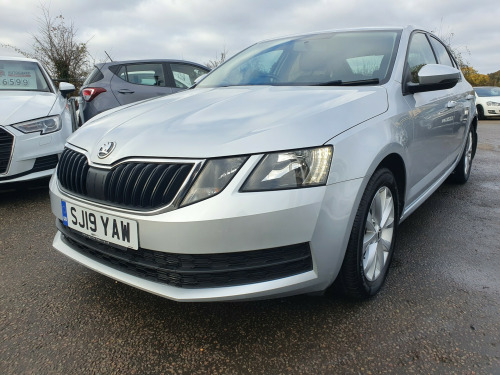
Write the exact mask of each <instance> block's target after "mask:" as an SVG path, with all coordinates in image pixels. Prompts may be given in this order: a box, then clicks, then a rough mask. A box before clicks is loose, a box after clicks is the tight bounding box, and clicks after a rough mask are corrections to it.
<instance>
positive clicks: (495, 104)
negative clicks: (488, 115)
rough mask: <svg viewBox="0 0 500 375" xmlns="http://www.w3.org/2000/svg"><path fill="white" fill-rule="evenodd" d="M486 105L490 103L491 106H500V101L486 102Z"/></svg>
mask: <svg viewBox="0 0 500 375" xmlns="http://www.w3.org/2000/svg"><path fill="white" fill-rule="evenodd" d="M486 105H489V106H500V103H497V102H486Z"/></svg>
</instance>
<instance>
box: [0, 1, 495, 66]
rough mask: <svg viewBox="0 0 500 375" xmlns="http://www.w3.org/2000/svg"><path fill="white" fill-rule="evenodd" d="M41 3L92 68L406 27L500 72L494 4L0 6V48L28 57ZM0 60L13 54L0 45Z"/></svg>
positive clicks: (213, 54)
mask: <svg viewBox="0 0 500 375" xmlns="http://www.w3.org/2000/svg"><path fill="white" fill-rule="evenodd" d="M41 4H44V5H45V6H47V7H49V9H50V13H51V15H52V16H56V15H59V14H62V15H63V16H64V17H65V20H66V21H67V22H71V21H73V22H74V24H75V26H76V27H77V29H78V38H79V39H80V40H81V41H82V42H85V41H88V47H89V50H90V53H91V55H92V57H93V58H94V59H95V60H96V62H100V61H103V60H104V59H105V57H106V56H105V53H104V51H107V52H108V53H109V54H110V55H111V57H112V58H113V59H114V60H127V59H143V58H175V59H185V60H191V61H196V62H200V63H206V62H207V61H208V60H212V59H215V58H216V55H217V54H218V53H220V52H221V51H222V50H223V49H224V48H225V49H226V50H227V52H228V55H233V54H235V53H236V52H238V51H240V50H241V49H243V48H245V47H247V46H248V45H250V44H252V43H254V42H257V41H259V40H262V39H266V38H270V37H275V36H282V35H288V34H296V33H301V32H307V31H316V30H325V29H334V28H344V27H362V26H404V25H408V24H411V25H415V26H418V27H420V28H423V29H426V30H431V31H435V32H436V33H437V34H438V35H444V36H448V37H449V36H450V35H453V38H452V45H453V46H454V48H456V49H457V50H459V51H460V52H461V53H462V55H463V56H464V57H465V58H466V59H467V60H468V61H469V62H470V63H471V65H472V66H473V67H474V68H475V69H477V70H478V71H479V72H480V73H483V74H486V73H492V72H496V71H498V70H500V43H499V41H500V22H499V21H500V6H499V5H500V3H499V0H475V1H473V2H471V1H470V0H415V1H414V0H378V1H377V0H375V1H374V0H347V1H345V0H344V1H341V0H84V1H82V0H78V1H75V0H51V1H41V0H0V44H10V45H14V46H16V47H18V48H21V49H24V50H29V49H30V47H31V45H32V34H36V33H37V29H38V26H39V24H38V23H37V18H38V17H39V16H40V13H41V11H40V5H41ZM469 52H470V54H469ZM0 55H11V56H12V55H15V52H13V51H12V50H9V49H6V48H2V47H1V46H0Z"/></svg>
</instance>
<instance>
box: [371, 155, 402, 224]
mask: <svg viewBox="0 0 500 375" xmlns="http://www.w3.org/2000/svg"><path fill="white" fill-rule="evenodd" d="M381 168H387V169H389V170H390V171H391V172H392V174H393V175H394V178H395V179H396V185H397V187H398V196H399V201H398V205H399V207H398V209H399V215H400V216H401V214H402V212H403V209H404V203H405V196H406V166H405V163H404V161H403V158H402V157H401V155H399V154H397V153H391V154H389V155H387V156H386V157H385V158H384V159H383V160H382V161H381V162H380V163H379V164H378V165H377V167H376V168H375V170H374V171H373V173H375V171H377V170H379V169H381ZM373 173H372V174H373Z"/></svg>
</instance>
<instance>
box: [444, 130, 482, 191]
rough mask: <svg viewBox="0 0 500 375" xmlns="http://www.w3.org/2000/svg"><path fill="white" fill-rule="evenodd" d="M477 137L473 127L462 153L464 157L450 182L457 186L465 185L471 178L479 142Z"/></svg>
mask: <svg viewBox="0 0 500 375" xmlns="http://www.w3.org/2000/svg"><path fill="white" fill-rule="evenodd" d="M476 137H477V135H476V132H475V131H474V127H473V126H471V127H470V129H469V134H468V135H467V142H465V147H464V149H463V151H462V156H461V157H460V161H459V162H458V164H457V166H456V167H455V169H454V171H453V173H452V174H451V175H450V180H451V181H452V182H455V183H457V184H465V183H466V182H467V181H468V180H469V177H470V171H471V169H472V160H473V159H474V153H475V145H476V142H477V140H476V139H477V138H476Z"/></svg>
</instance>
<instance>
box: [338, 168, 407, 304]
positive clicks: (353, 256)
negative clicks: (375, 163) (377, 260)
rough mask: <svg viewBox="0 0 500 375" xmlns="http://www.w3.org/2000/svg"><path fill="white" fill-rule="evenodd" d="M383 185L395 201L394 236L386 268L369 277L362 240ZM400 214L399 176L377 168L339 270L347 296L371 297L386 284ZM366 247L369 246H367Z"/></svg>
mask: <svg viewBox="0 0 500 375" xmlns="http://www.w3.org/2000/svg"><path fill="white" fill-rule="evenodd" d="M384 188H388V189H389V190H390V193H391V194H392V201H393V205H394V215H393V217H394V221H393V230H392V239H391V243H390V247H389V249H388V254H387V258H386V260H385V264H384V266H383V268H382V269H381V270H380V273H379V275H378V276H377V277H376V278H373V279H372V280H370V277H368V275H367V274H365V270H364V265H363V263H364V260H365V259H364V257H365V256H366V254H367V253H368V251H366V250H365V249H364V248H363V240H364V238H365V234H368V230H367V219H368V214H369V213H370V215H372V212H371V211H370V208H371V206H372V202H374V198H375V195H376V194H379V192H380V191H382V190H383V191H387V190H385V189H384ZM399 215H400V207H399V193H398V188H397V184H396V179H395V178H394V175H393V174H392V172H391V171H390V170H389V169H387V168H381V169H378V170H377V171H376V172H375V173H374V174H373V176H372V177H371V178H370V181H368V184H367V186H366V189H365V192H364V193H363V197H362V198H361V202H360V203H359V207H358V211H357V213H356V217H355V219H354V223H353V226H352V230H351V236H350V238H349V243H348V245H347V250H346V254H345V257H344V261H343V263H342V268H341V270H340V274H339V279H340V283H341V286H342V289H343V292H344V294H345V295H347V296H348V297H351V298H354V299H358V300H360V299H366V298H369V297H371V296H373V295H375V294H377V293H378V291H379V290H380V288H381V287H382V285H383V284H384V282H385V279H386V277H387V274H388V271H389V266H390V263H391V260H392V255H393V252H394V246H395V243H396V233H397V228H398V224H399ZM370 217H372V216H370ZM380 232H381V231H380V230H379V231H378V234H377V236H379V241H380V238H381V236H380ZM377 246H378V242H377ZM366 249H368V247H367V248H366ZM365 251H366V252H365Z"/></svg>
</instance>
